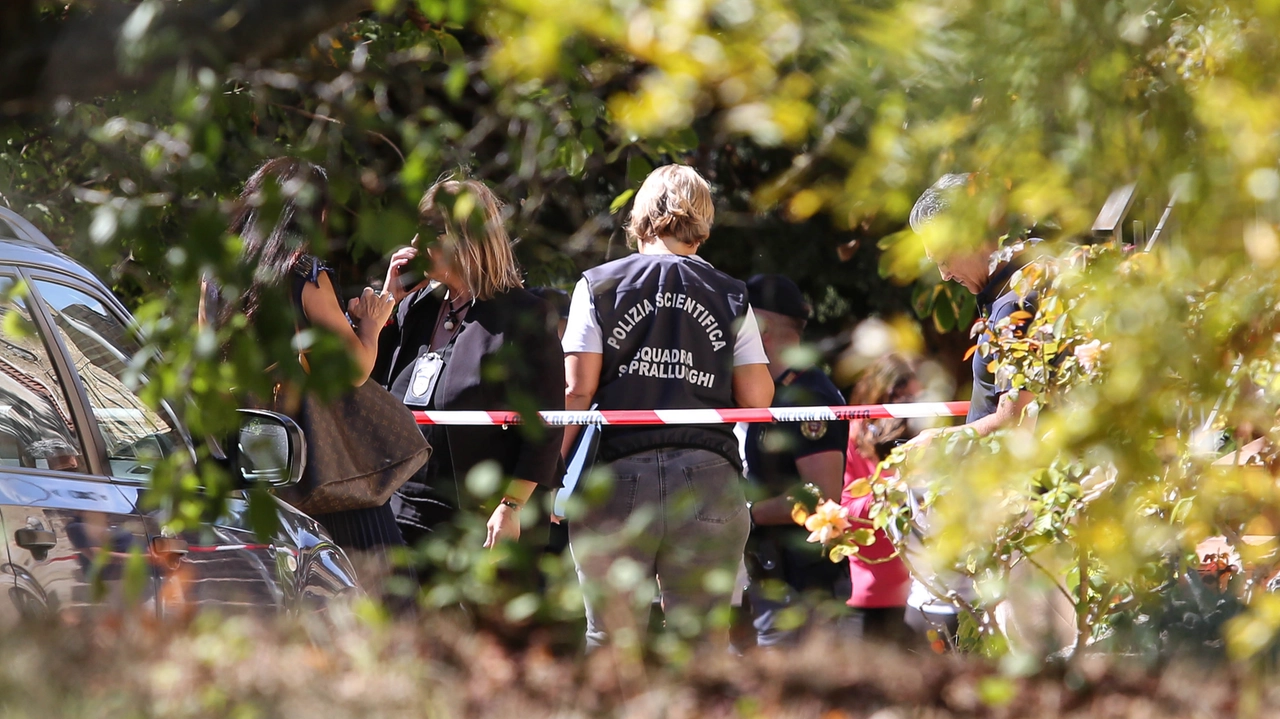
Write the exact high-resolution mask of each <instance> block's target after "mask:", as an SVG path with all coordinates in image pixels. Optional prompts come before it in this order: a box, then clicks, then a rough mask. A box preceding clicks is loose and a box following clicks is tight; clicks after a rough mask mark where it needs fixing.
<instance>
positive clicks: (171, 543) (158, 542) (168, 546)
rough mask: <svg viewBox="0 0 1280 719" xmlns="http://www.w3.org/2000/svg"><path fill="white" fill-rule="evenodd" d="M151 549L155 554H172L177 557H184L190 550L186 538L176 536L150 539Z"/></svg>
mask: <svg viewBox="0 0 1280 719" xmlns="http://www.w3.org/2000/svg"><path fill="white" fill-rule="evenodd" d="M151 550H152V551H153V552H155V553H156V554H167V555H173V556H176V557H177V558H182V557H185V556H186V555H187V554H189V553H190V552H191V549H190V547H189V546H188V545H187V540H185V539H178V538H177V537H156V538H155V539H153V540H151Z"/></svg>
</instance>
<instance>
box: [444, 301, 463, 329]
mask: <svg viewBox="0 0 1280 719" xmlns="http://www.w3.org/2000/svg"><path fill="white" fill-rule="evenodd" d="M462 304H466V303H465V302H463V303H462ZM446 306H447V307H448V309H447V310H446V311H445V315H444V329H445V331H446V332H452V331H453V328H455V327H457V326H458V311H459V310H460V309H461V305H456V304H454V300H452V299H450V300H448V302H447V305H446Z"/></svg>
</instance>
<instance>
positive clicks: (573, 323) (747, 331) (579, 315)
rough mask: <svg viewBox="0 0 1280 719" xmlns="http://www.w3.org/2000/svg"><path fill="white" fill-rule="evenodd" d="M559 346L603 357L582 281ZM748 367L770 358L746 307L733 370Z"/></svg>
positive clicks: (592, 308) (597, 326)
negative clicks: (743, 366)
mask: <svg viewBox="0 0 1280 719" xmlns="http://www.w3.org/2000/svg"><path fill="white" fill-rule="evenodd" d="M561 346H562V347H563V348H564V351H565V352H592V353H595V354H603V353H604V331H603V330H601V329H600V322H599V320H598V318H597V316H596V307H595V299H594V298H592V296H591V288H590V287H589V286H588V285H587V279H586V278H585V277H584V278H582V279H580V280H578V284H577V286H576V287H574V288H573V298H572V299H571V300H569V321H568V322H567V323H566V326H565V328H564V340H563V341H562V342H561ZM748 364H769V357H768V356H767V355H765V353H764V342H762V341H761V340H760V326H759V325H758V324H756V314H755V312H752V311H751V305H747V311H746V313H745V314H744V315H743V316H742V325H741V326H740V327H738V331H737V334H736V335H735V337H734V342H733V366H734V367H740V366H742V365H748Z"/></svg>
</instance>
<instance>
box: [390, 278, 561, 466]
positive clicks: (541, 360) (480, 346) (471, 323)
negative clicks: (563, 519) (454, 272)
mask: <svg viewBox="0 0 1280 719" xmlns="http://www.w3.org/2000/svg"><path fill="white" fill-rule="evenodd" d="M423 293H426V294H425V296H423ZM443 295H444V287H443V286H438V287H436V288H435V289H434V291H432V292H428V291H427V290H426V289H423V290H419V291H418V292H415V293H413V294H411V295H409V296H408V297H406V298H405V299H404V300H402V302H403V303H406V304H402V306H401V307H398V308H397V311H396V313H395V315H393V316H392V321H391V323H390V324H388V325H387V327H386V328H385V329H383V331H382V334H381V335H380V336H379V338H378V362H377V364H376V365H375V367H374V373H373V377H374V378H375V379H376V380H377V381H378V382H380V383H382V385H383V386H385V387H386V388H387V389H389V390H390V391H391V393H392V394H394V395H395V396H397V397H401V398H403V397H404V393H405V388H406V387H407V386H408V383H409V379H410V377H409V375H410V373H411V372H412V368H413V364H414V361H415V360H416V359H417V358H418V357H419V356H420V355H422V354H424V353H425V352H426V351H427V350H428V348H429V346H430V343H431V333H432V331H433V330H434V328H435V324H436V319H437V318H438V317H439V312H440V305H441V304H442V303H443V301H444V298H443ZM406 305H407V306H406ZM558 320H559V317H558V316H557V315H556V313H555V311H554V310H553V309H552V308H551V306H550V305H548V304H547V303H546V302H545V301H543V300H542V299H540V298H538V297H536V296H535V295H533V294H531V293H529V292H527V291H525V290H523V289H519V288H517V289H513V290H509V291H507V292H503V293H501V294H499V295H496V296H495V297H493V298H492V299H489V300H477V301H476V303H475V304H474V305H472V306H471V308H470V309H469V310H467V314H466V317H465V318H464V319H463V320H462V329H461V330H459V333H458V338H457V340H456V341H455V342H454V345H453V351H452V354H451V356H450V358H449V362H448V364H447V365H446V366H445V368H444V371H443V373H442V374H441V375H440V379H439V380H438V381H437V383H436V390H435V403H434V409H440V410H511V411H521V412H528V411H532V410H562V409H564V353H563V352H562V351H561V349H560V341H559V339H558V338H557V335H556V325H557V323H558ZM414 409H425V408H422V407H415V408H414ZM448 437H449V453H450V455H451V456H452V458H453V467H452V469H453V476H454V477H456V478H457V479H458V480H462V479H463V478H464V477H466V476H467V473H468V472H469V471H471V468H472V467H475V466H476V465H477V464H479V463H480V462H482V461H484V460H486V459H494V460H497V461H498V463H499V464H501V465H502V471H503V473H504V474H505V475H506V476H508V477H515V478H518V479H527V480H529V481H531V482H536V483H537V484H539V485H542V486H544V487H548V488H552V489H554V488H557V487H559V486H560V483H561V479H562V476H561V475H562V474H563V471H562V469H561V467H562V464H561V462H560V441H561V439H562V438H563V437H564V429H563V428H562V427H548V426H545V425H541V424H536V425H532V426H528V425H522V426H517V427H510V428H507V429H503V428H501V427H483V426H481V427H470V426H461V425H455V426H451V427H449V431H448Z"/></svg>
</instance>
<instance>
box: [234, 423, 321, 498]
mask: <svg viewBox="0 0 1280 719" xmlns="http://www.w3.org/2000/svg"><path fill="white" fill-rule="evenodd" d="M240 420H241V421H240V437H239V439H238V440H237V446H236V452H235V457H236V464H237V465H238V467H237V468H238V469H239V471H240V476H241V477H242V478H243V479H244V481H245V483H246V484H255V483H258V482H262V483H265V484H267V485H269V486H272V487H288V486H289V485H292V484H297V483H298V481H299V480H300V479H302V472H303V470H305V469H306V467H307V439H306V436H305V435H304V434H303V433H302V428H301V427H299V426H298V423H297V422H294V421H293V420H292V419H289V418H288V417H286V416H285V415H283V414H280V413H279V412H269V411H267V410H264V409H242V410H240Z"/></svg>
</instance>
